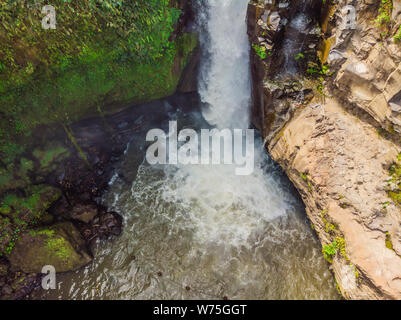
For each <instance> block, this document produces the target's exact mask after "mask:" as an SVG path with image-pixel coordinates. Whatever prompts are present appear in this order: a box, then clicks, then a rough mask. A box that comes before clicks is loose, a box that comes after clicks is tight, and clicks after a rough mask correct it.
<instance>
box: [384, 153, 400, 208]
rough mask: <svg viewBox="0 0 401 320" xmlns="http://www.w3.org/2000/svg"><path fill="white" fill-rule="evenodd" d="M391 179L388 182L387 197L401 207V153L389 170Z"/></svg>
mask: <svg viewBox="0 0 401 320" xmlns="http://www.w3.org/2000/svg"><path fill="white" fill-rule="evenodd" d="M389 174H390V178H389V179H388V180H387V181H386V191H387V195H388V196H389V198H390V199H391V200H393V202H394V203H395V204H396V205H398V206H399V205H401V153H400V154H399V155H398V157H397V161H396V162H394V163H393V164H392V165H391V167H390V170H389Z"/></svg>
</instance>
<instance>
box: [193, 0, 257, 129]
mask: <svg viewBox="0 0 401 320" xmlns="http://www.w3.org/2000/svg"><path fill="white" fill-rule="evenodd" d="M198 3H199V4H200V5H199V6H198V8H197V10H198V24H199V26H200V30H201V32H200V41H201V45H202V48H203V59H202V69H201V73H200V75H199V78H200V79H199V80H200V81H199V82H200V84H199V94H200V96H201V99H202V102H204V103H205V104H206V106H205V108H204V110H203V116H204V117H205V119H206V120H207V121H208V122H209V123H210V124H211V125H214V126H217V127H218V128H239V129H244V128H247V127H248V126H249V118H250V117H249V106H250V96H251V91H250V90H251V85H250V70H249V42H248V36H247V32H246V31H247V30H246V28H247V26H246V11H247V5H248V0H199V2H198Z"/></svg>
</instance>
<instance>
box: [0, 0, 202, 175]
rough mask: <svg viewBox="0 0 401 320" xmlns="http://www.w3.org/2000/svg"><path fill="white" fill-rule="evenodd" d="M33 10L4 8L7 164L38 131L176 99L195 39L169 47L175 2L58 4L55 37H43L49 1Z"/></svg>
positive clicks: (2, 131) (2, 123)
mask: <svg viewBox="0 0 401 320" xmlns="http://www.w3.org/2000/svg"><path fill="white" fill-rule="evenodd" d="M22 1H23V2H24V1H25V0H22ZM35 4H37V6H35V5H34V6H33V7H31V8H30V10H26V5H27V3H25V6H24V5H21V3H18V4H17V3H14V2H12V1H8V2H4V3H2V6H0V20H1V21H2V23H1V24H0V34H1V35H2V38H1V39H2V45H1V46H0V61H1V63H0V104H1V105H2V106H3V107H2V116H1V118H0V155H1V156H2V158H3V159H6V162H7V163H8V162H12V161H13V160H14V159H15V158H16V157H18V156H19V155H21V154H22V152H23V150H24V147H23V146H22V144H21V140H23V137H24V136H30V134H31V132H32V130H33V129H35V128H36V127H38V126H39V125H48V124H54V123H64V124H66V125H69V124H70V123H71V122H74V121H77V120H79V119H82V118H84V117H90V116H94V115H96V114H97V113H98V110H99V107H100V106H101V109H102V110H104V112H105V113H107V112H109V111H110V112H112V111H113V110H115V107H120V106H121V105H123V104H127V103H136V102H142V101H148V100H153V99H158V98H162V97H165V96H169V95H171V94H172V93H173V92H174V91H175V88H176V86H177V83H178V80H179V76H180V74H181V71H182V70H183V68H184V66H185V64H186V62H187V61H188V57H189V55H190V52H191V51H192V50H193V48H194V47H195V45H196V43H197V38H196V36H195V35H192V34H191V35H188V34H184V35H182V36H179V37H175V40H173V41H171V39H172V38H173V37H171V36H172V32H173V30H174V25H175V24H176V22H177V20H178V17H179V15H180V13H181V12H180V10H178V9H177V6H178V1H177V0H173V1H169V0H148V1H142V0H132V1H114V0H102V1H100V0H82V1H64V0H55V1H53V2H52V5H54V6H55V8H56V11H57V22H58V24H57V29H56V30H43V29H42V27H41V24H40V23H38V22H40V20H41V19H42V16H43V15H42V13H41V8H42V5H44V1H43V0H38V1H37V2H35ZM24 7H25V9H24ZM88 12H90V13H89V14H88ZM21 28H23V29H24V30H25V31H24V30H22V29H21ZM26 30H29V32H26ZM50 160H51V155H50V158H44V159H43V160H42V161H43V162H42V165H44V166H46V164H47V163H48V161H50ZM4 178H7V177H3V179H4Z"/></svg>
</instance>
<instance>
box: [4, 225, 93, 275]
mask: <svg viewBox="0 0 401 320" xmlns="http://www.w3.org/2000/svg"><path fill="white" fill-rule="evenodd" d="M9 261H10V264H11V268H12V269H15V270H22V271H23V272H27V273H29V272H35V273H40V272H42V268H43V267H44V266H45V265H52V266H53V267H54V268H55V270H56V272H65V271H71V270H76V269H78V268H80V267H82V266H84V265H86V264H88V263H89V262H91V261H92V258H91V257H90V255H89V254H88V252H87V251H86V249H85V241H84V239H83V238H82V237H81V234H80V233H79V231H78V230H77V229H76V228H75V227H74V225H73V224H72V223H70V222H65V223H60V224H56V225H53V226H51V227H49V228H39V229H33V230H30V231H29V232H25V233H24V234H22V235H21V236H20V237H19V239H18V241H17V243H16V245H15V247H14V249H13V251H12V253H11V255H10V257H9Z"/></svg>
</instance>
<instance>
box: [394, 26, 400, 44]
mask: <svg viewBox="0 0 401 320" xmlns="http://www.w3.org/2000/svg"><path fill="white" fill-rule="evenodd" d="M393 39H394V42H395V43H400V40H401V26H400V27H399V28H398V31H397V32H396V34H395V35H394V37H393Z"/></svg>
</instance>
